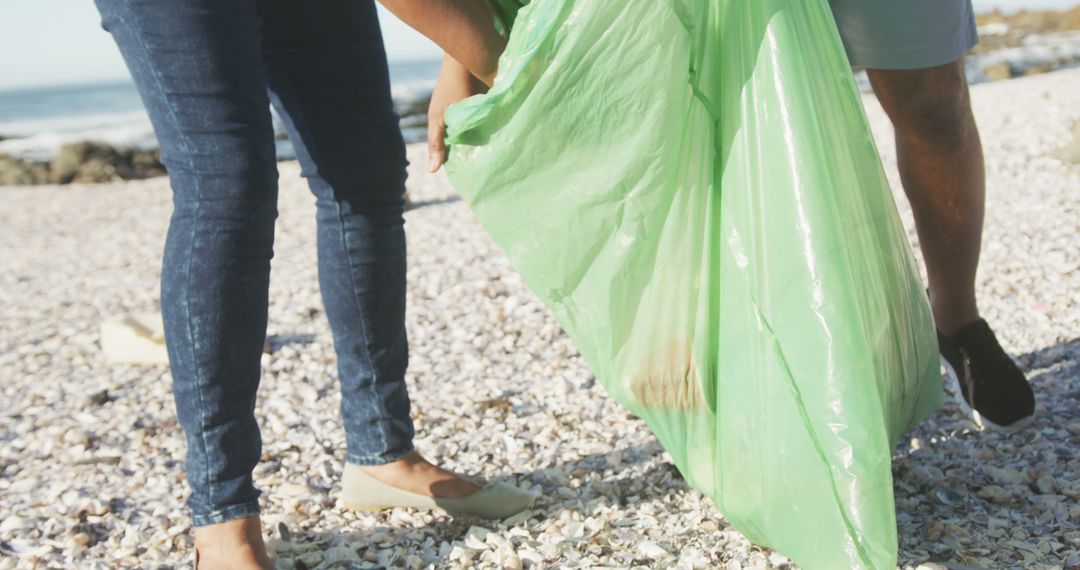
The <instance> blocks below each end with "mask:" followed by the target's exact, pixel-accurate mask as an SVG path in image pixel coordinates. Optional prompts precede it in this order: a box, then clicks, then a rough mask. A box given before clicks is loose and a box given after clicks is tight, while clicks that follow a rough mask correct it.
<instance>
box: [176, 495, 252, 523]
mask: <svg viewBox="0 0 1080 570" xmlns="http://www.w3.org/2000/svg"><path fill="white" fill-rule="evenodd" d="M257 514H259V502H258V501H249V502H246V503H241V504H239V505H233V506H231V507H225V508H224V509H218V510H215V511H212V512H211V513H210V514H208V515H194V516H192V521H191V524H192V526H197V527H198V526H207V525H212V524H219V523H223V522H229V521H231V520H236V519H242V518H245V517H250V516H254V515H257Z"/></svg>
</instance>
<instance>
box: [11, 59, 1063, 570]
mask: <svg viewBox="0 0 1080 570" xmlns="http://www.w3.org/2000/svg"><path fill="white" fill-rule="evenodd" d="M1077 93H1080V70H1070V71H1061V72H1055V73H1050V74H1046V75H1041V76H1037V77H1030V78H1024V79H1017V80H1012V81H1006V82H997V83H990V84H985V85H979V86H977V87H975V88H974V91H973V97H974V102H975V109H976V114H977V117H978V120H979V123H980V125H981V127H982V134H983V138H984V143H985V147H986V151H987V157H988V160H987V163H988V168H989V174H988V180H989V190H988V213H987V219H986V222H987V225H986V238H985V245H984V260H983V264H982V268H981V272H980V279H979V292H980V294H981V300H982V307H981V308H982V311H983V313H984V315H985V316H986V317H987V318H988V320H989V321H990V322H991V323H992V324H993V325H995V326H996V328H997V330H998V332H999V336H1000V338H1001V339H1002V342H1003V343H1004V344H1005V346H1006V348H1007V349H1009V350H1010V351H1011V352H1012V353H1013V354H1015V355H1016V356H1017V358H1018V360H1019V362H1020V363H1021V364H1022V365H1023V368H1024V369H1025V370H1027V372H1028V373H1029V374H1030V375H1031V380H1032V382H1033V384H1034V387H1035V390H1036V393H1037V394H1038V398H1039V404H1038V414H1039V416H1038V420H1037V421H1036V422H1035V424H1034V425H1033V426H1032V427H1031V428H1029V429H1027V430H1025V431H1022V432H1019V433H1016V434H1012V435H1005V434H998V433H991V432H984V431H981V430H979V429H978V428H977V427H976V426H975V425H974V424H973V423H972V422H970V421H969V420H967V419H966V418H965V417H964V416H962V415H961V413H960V411H959V409H958V408H957V406H956V405H955V404H953V403H951V402H950V403H948V404H947V405H946V406H945V407H944V408H943V409H942V410H941V411H940V412H938V413H937V414H936V415H935V416H934V417H933V418H932V419H931V420H929V421H927V422H925V423H924V424H922V425H921V426H919V427H918V428H917V429H916V430H915V431H914V432H913V433H911V434H910V436H909V437H908V438H905V440H904V441H903V443H902V444H901V446H900V447H899V448H898V450H897V452H896V458H895V467H894V474H895V491H896V507H897V518H898V523H899V532H900V561H901V565H902V567H904V568H915V567H922V568H933V567H938V568H940V567H948V568H1011V567H1022V568H1047V569H1048V568H1063V567H1064V568H1070V567H1076V566H1077V565H1080V502H1078V499H1080V475H1078V474H1080V408H1078V406H1077V401H1078V399H1080V338H1078V335H1077V332H1078V330H1080V302H1078V301H1080V298H1078V296H1077V291H1080V269H1078V251H1080V165H1077V164H1068V163H1066V162H1064V161H1062V160H1059V159H1057V158H1052V156H1058V154H1057V153H1058V150H1059V149H1061V148H1063V147H1066V146H1068V145H1070V144H1080V141H1073V140H1072V137H1073V136H1074V135H1073V125H1074V124H1076V123H1077V122H1080V105H1077V100H1076V94H1077ZM867 110H868V114H869V116H870V119H871V121H872V123H873V125H874V128H875V134H876V137H877V140H878V142H879V146H880V149H881V151H882V152H883V154H884V156H885V161H886V166H887V168H888V169H889V171H890V172H891V176H892V178H893V183H894V186H895V188H896V189H897V190H896V194H897V196H898V197H900V196H902V192H901V191H900V190H899V188H900V186H899V182H898V180H897V176H896V174H895V158H894V150H893V148H894V147H893V144H892V140H891V134H890V131H889V128H888V125H887V122H886V120H885V118H884V116H883V114H882V112H881V109H880V108H879V107H878V106H877V104H876V103H875V102H873V101H872V99H869V98H868V99H867ZM523 144H527V142H524V143H523ZM410 157H411V159H412V162H413V166H412V167H410V173H411V175H412V177H411V179H410V182H409V191H410V194H411V198H412V200H413V202H414V207H413V208H412V209H411V210H410V211H409V212H408V213H407V214H406V219H407V229H408V235H409V264H410V266H409V289H408V301H409V315H408V319H409V333H410V340H411V364H410V369H409V375H408V380H409V382H410V388H411V391H412V396H413V414H414V417H415V420H416V426H417V428H418V434H417V440H416V443H417V446H418V447H419V448H420V449H421V450H422V451H423V452H424V453H425V454H427V455H428V456H429V457H430V458H432V459H434V460H436V461H437V462H439V463H442V464H443V465H446V466H448V467H450V468H452V469H455V470H459V471H463V472H472V473H477V474H479V475H481V476H484V477H487V478H509V479H510V480H512V481H514V482H516V483H517V484H519V485H522V486H525V487H528V488H531V489H533V490H535V491H537V492H539V493H541V497H540V499H539V500H538V502H537V504H536V507H535V509H534V510H532V511H531V512H529V513H526V514H523V515H521V516H518V517H514V518H513V519H511V520H509V521H505V522H502V523H485V522H481V521H468V520H452V519H450V518H448V517H446V516H442V515H438V514H432V513H426V512H418V511H409V510H397V511H391V512H386V513H380V514H356V513H351V512H347V511H345V510H343V509H342V508H341V505H340V504H339V503H338V501H337V500H336V498H335V497H336V492H337V490H338V483H337V482H338V477H339V475H340V473H341V467H342V460H343V453H344V434H343V432H342V430H341V425H340V421H339V418H338V403H339V394H338V389H337V383H336V379H335V376H336V370H335V363H334V352H333V348H332V345H331V338H330V334H329V330H328V327H327V324H326V322H325V316H324V314H323V312H322V304H321V302H320V299H319V293H318V282H317V278H316V266H315V246H314V240H315V231H314V206H313V199H312V197H311V196H310V194H309V193H308V192H307V190H306V188H305V185H304V183H303V181H302V179H301V178H300V177H299V169H298V167H297V166H296V165H295V164H293V163H282V165H281V171H282V177H281V181H282V191H281V206H280V210H281V218H280V220H279V226H278V240H277V246H276V256H275V259H274V270H273V271H274V273H273V279H272V286H271V287H272V291H271V298H272V306H271V308H270V330H269V334H270V335H271V337H270V348H271V352H270V353H269V354H267V355H264V361H263V362H264V367H263V369H264V376H263V384H262V387H261V388H260V393H259V396H260V400H259V405H258V414H259V418H260V421H261V425H262V430H263V439H264V441H265V444H264V452H263V461H262V463H261V464H260V466H259V467H258V469H257V471H256V481H257V483H258V485H259V486H260V487H261V488H262V490H263V492H264V494H263V498H264V521H265V526H266V532H267V535H268V536H271V537H272V540H271V541H270V547H271V549H272V551H273V553H274V556H275V557H276V561H277V565H278V568H282V569H285V568H309V569H315V568H428V567H438V568H443V567H446V568H510V569H513V568H549V567H559V568H604V567H607V568H629V567H640V568H726V569H735V570H739V569H747V568H753V569H765V568H792V567H793V566H792V565H791V563H790V562H789V561H788V560H787V559H786V558H785V557H784V556H782V555H780V554H778V553H775V552H771V551H768V550H764V549H761V548H758V547H755V546H752V545H751V544H749V543H748V542H747V540H746V539H745V538H744V537H743V536H742V535H741V534H740V533H739V532H738V531H736V530H735V529H733V528H731V527H730V526H729V525H728V524H727V523H726V522H725V520H724V519H723V517H722V516H721V515H720V513H718V512H717V511H716V509H715V508H714V507H713V505H712V504H711V502H710V501H709V500H708V499H706V498H705V497H703V496H702V495H700V494H699V493H697V492H696V491H693V490H692V489H690V488H688V487H687V485H686V484H685V483H684V482H683V480H682V479H681V478H680V477H679V474H678V472H677V471H676V470H675V469H674V468H673V467H672V466H671V464H670V463H669V458H668V457H667V455H666V454H665V453H664V452H663V450H662V449H661V448H660V446H659V445H658V444H657V442H656V440H655V439H654V438H653V436H652V435H651V434H650V433H649V430H648V429H647V428H646V427H645V426H644V425H643V424H642V423H641V422H640V421H639V420H637V419H635V418H633V417H632V416H630V415H629V414H628V413H627V412H626V411H624V410H623V409H621V408H620V407H619V406H618V405H616V404H615V403H614V402H613V401H612V400H611V399H610V398H608V397H607V396H606V395H605V394H604V392H603V389H602V388H601V387H600V386H599V385H598V384H597V383H596V381H595V380H594V379H593V378H592V376H591V375H590V373H589V370H588V368H587V367H586V366H585V364H584V363H583V362H582V360H581V358H580V356H579V355H578V353H577V351H576V349H575V348H574V346H573V344H572V343H571V342H570V341H569V339H568V338H567V337H566V336H565V334H563V332H562V331H561V330H560V328H559V326H558V325H557V324H556V323H555V322H554V321H553V319H552V317H551V315H550V314H549V313H548V312H547V311H546V310H545V309H544V308H543V306H542V305H541V304H540V303H539V302H538V301H537V299H536V298H535V297H534V296H533V295H532V294H531V293H530V292H529V291H528V290H527V289H526V288H525V286H524V285H523V283H522V281H521V279H520V278H519V277H518V275H517V274H516V273H515V272H514V271H513V270H512V268H511V267H510V265H509V264H508V262H507V260H506V258H505V257H504V256H503V254H502V253H501V252H500V251H499V250H498V249H497V248H496V247H495V245H494V244H493V243H492V241H491V239H490V238H489V237H488V236H487V235H486V234H485V233H484V232H483V230H482V229H481V228H480V226H479V225H478V224H477V222H476V221H475V219H474V217H473V216H472V214H471V213H470V212H469V210H468V208H467V206H466V205H465V204H464V203H462V202H461V201H460V200H458V199H457V198H456V196H455V194H454V192H453V191H452V189H451V188H450V187H449V186H448V185H447V183H446V182H445V179H444V178H443V177H442V176H441V175H440V176H429V175H427V174H425V173H424V169H423V166H424V165H425V164H426V160H425V159H426V156H425V151H424V148H423V147H422V146H413V147H410ZM0 197H2V198H0V228H2V230H0V268H2V270H0V306H2V309H0V310H2V311H3V319H2V320H0V394H2V398H3V399H2V402H3V405H2V408H0V569H5V568H24V567H25V568H32V567H56V568H119V567H140V568H165V567H184V566H187V565H189V564H190V562H191V534H190V526H189V521H188V517H187V513H186V512H185V509H184V505H183V500H184V497H185V495H186V493H187V489H186V486H185V484H184V481H183V464H182V461H183V456H182V453H183V450H184V443H183V438H182V434H181V432H180V430H179V428H178V426H177V423H176V419H175V416H174V409H173V403H172V399H171V395H170V389H169V375H168V370H167V368H164V367H154V366H137V365H124V364H117V365H109V364H107V363H106V361H105V358H104V356H103V354H102V351H101V346H100V339H99V327H100V326H101V323H102V321H103V320H105V319H107V318H109V317H111V316H113V315H118V314H127V313H142V312H154V311H157V310H158V307H157V298H158V277H159V274H160V272H159V262H160V254H161V250H162V243H163V240H164V235H165V227H166V223H167V220H168V216H169V212H170V208H171V205H170V199H169V193H168V184H167V181H166V180H164V179H160V178H159V179H151V180H143V181H137V182H128V183H121V184H108V185H100V186H80V185H73V186H67V187H40V186H39V187H33V188H30V187H25V188H4V189H0ZM899 207H900V211H901V212H902V215H903V216H904V219H905V223H906V224H907V227H908V228H909V236H910V237H911V240H912V243H913V244H914V243H915V242H916V238H915V234H914V231H913V230H912V229H911V228H912V224H911V216H910V210H909V209H908V207H907V204H906V202H904V201H903V200H902V199H900V200H899ZM762 452H763V453H768V450H762ZM932 563H936V564H938V565H939V566H934V565H932Z"/></svg>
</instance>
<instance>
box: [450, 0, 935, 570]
mask: <svg viewBox="0 0 1080 570" xmlns="http://www.w3.org/2000/svg"><path fill="white" fill-rule="evenodd" d="M520 4H527V2H515V0H495V5H496V6H497V9H498V10H497V11H498V12H499V14H500V20H502V21H503V23H504V24H505V25H506V26H508V27H509V26H511V25H512V29H511V30H512V31H511V33H510V38H509V45H508V47H507V50H506V53H505V55H504V56H503V57H502V59H501V60H500V70H499V74H498V77H497V79H496V82H495V85H494V87H493V88H492V90H491V91H490V93H488V94H487V95H483V96H478V97H473V98H470V99H467V100H465V101H463V102H461V103H459V104H458V105H455V106H453V107H451V108H450V110H449V112H448V114H447V126H448V142H449V144H451V145H452V152H451V159H450V162H449V165H448V168H449V172H450V177H451V180H452V182H453V183H454V185H455V186H456V188H457V189H458V191H459V192H460V193H461V195H462V196H463V197H464V199H465V200H466V201H467V202H468V203H469V204H470V205H471V206H472V208H473V209H474V210H475V212H476V215H477V216H478V217H479V219H480V221H481V222H482V223H483V225H484V226H485V227H486V228H487V230H488V231H489V232H490V233H491V235H492V236H493V237H494V238H495V240H496V241H497V242H498V243H499V244H500V245H501V247H502V248H503V249H504V250H505V251H506V253H507V255H508V256H509V257H510V259H511V261H512V262H513V264H514V266H515V267H516V268H517V269H518V270H519V271H520V272H521V274H522V276H523V277H524V279H525V280H526V282H527V283H528V284H529V286H530V287H531V288H532V290H533V291H535V293H536V294H537V295H538V296H539V297H540V298H541V299H542V300H543V301H544V302H545V303H546V304H547V306H548V307H550V309H551V310H552V312H553V313H554V314H555V316H556V318H557V319H558V320H559V322H560V323H561V324H562V326H563V328H564V329H565V330H566V332H567V333H568V334H569V335H570V336H571V337H572V338H573V340H574V341H575V342H576V343H577V346H578V347H579V349H580V351H581V354H582V356H583V357H584V358H585V360H586V361H587V362H588V363H589V365H590V366H591V367H592V368H593V370H594V371H595V373H596V376H597V378H598V379H599V380H600V382H601V383H602V384H603V385H604V386H605V388H606V389H607V390H608V391H609V392H610V394H611V395H612V396H613V397H614V398H616V399H617V400H618V401H619V402H620V403H621V404H623V405H624V406H626V407H627V408H629V409H630V410H631V411H633V412H634V413H635V414H637V415H638V416H640V417H641V418H643V419H644V420H645V421H646V422H647V423H648V425H649V426H650V427H651V428H652V430H653V431H654V432H655V433H656V435H657V437H658V438H659V439H660V441H661V442H662V443H663V445H664V446H665V448H666V449H667V450H668V451H669V452H670V454H671V456H672V458H673V459H674V461H675V463H676V465H677V466H678V468H679V470H680V471H681V472H682V473H683V475H684V476H685V477H686V479H687V481H688V482H689V483H690V484H691V485H693V486H694V487H695V488H697V489H699V490H701V491H702V492H703V493H705V494H707V495H708V496H710V497H711V498H712V499H714V500H715V502H716V504H717V506H718V507H719V510H720V511H721V512H722V513H723V514H724V516H725V517H726V518H727V519H728V521H730V522H731V523H732V524H733V525H734V526H735V527H736V528H738V529H739V530H740V531H742V532H743V533H744V534H746V536H747V537H749V538H750V539H751V540H752V541H754V542H755V543H757V544H760V545H763V546H767V547H771V548H774V549H776V550H779V551H781V552H783V553H785V554H787V555H788V556H789V557H790V558H792V559H793V560H794V561H795V562H797V563H798V564H800V565H801V566H803V567H805V568H824V569H830V570H832V569H838V568H891V567H895V564H896V556H897V555H896V549H897V539H896V522H895V510H894V504H893V495H892V476H891V456H892V450H893V449H894V447H895V446H896V444H897V441H898V439H899V437H900V435H901V434H902V432H904V431H906V430H907V429H909V428H911V427H912V426H914V425H915V424H916V423H917V422H919V421H921V420H922V419H923V418H925V417H926V416H927V415H928V414H930V413H931V412H932V411H933V410H934V409H936V407H937V406H938V405H939V403H940V399H941V377H940V374H939V372H940V371H939V364H938V362H939V361H938V355H937V344H936V337H935V335H934V332H933V325H932V321H931V316H930V312H929V307H928V304H927V300H926V297H925V295H924V293H923V290H922V286H921V284H920V278H919V274H918V272H917V270H916V267H915V264H914V261H913V257H912V255H911V251H910V250H909V247H908V243H907V239H906V236H905V234H904V232H903V228H902V225H901V223H900V220H899V217H898V214H897V212H896V207H895V204H894V202H893V199H892V196H891V193H890V190H889V186H888V182H887V180H886V178H885V176H884V174H883V171H882V168H881V165H880V162H879V159H878V156H877V151H876V149H875V147H874V143H873V140H872V138H871V135H870V132H869V130H868V127H867V124H866V119H865V116H864V114H863V110H862V107H861V103H860V100H859V96H858V93H857V91H856V88H855V84H854V80H853V79H852V77H851V71H850V68H849V67H848V63H847V60H846V57H845V55H844V52H843V50H842V47H841V44H840V40H839V37H838V34H837V31H836V28H835V24H834V22H833V20H832V15H831V12H830V11H829V9H828V6H827V4H826V3H825V1H824V0H621V1H614V0H534V1H533V2H532V3H531V4H528V5H526V6H524V7H521V9H520V11H517V9H518V8H519V7H520ZM515 15H516V18H517V19H516V21H513V18H514V16H515Z"/></svg>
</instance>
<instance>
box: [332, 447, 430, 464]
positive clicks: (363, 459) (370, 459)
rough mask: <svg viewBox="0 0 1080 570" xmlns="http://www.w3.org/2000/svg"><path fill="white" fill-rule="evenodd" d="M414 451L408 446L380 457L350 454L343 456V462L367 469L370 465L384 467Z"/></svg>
mask: <svg viewBox="0 0 1080 570" xmlns="http://www.w3.org/2000/svg"><path fill="white" fill-rule="evenodd" d="M415 450H416V448H414V447H413V446H412V445H409V446H408V447H406V448H403V449H402V450H400V451H395V452H393V453H383V454H381V455H353V454H351V453H350V454H348V455H346V456H345V462H346V463H352V464H353V465H359V466H361V467H369V466H372V465H385V464H387V463H393V462H394V461H397V460H399V459H401V458H402V457H405V456H406V455H408V454H410V453H412V452H413V451H415Z"/></svg>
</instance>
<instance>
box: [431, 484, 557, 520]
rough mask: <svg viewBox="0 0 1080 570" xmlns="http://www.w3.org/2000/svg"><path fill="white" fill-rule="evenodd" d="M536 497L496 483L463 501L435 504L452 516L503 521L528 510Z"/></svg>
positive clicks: (450, 500)
mask: <svg viewBox="0 0 1080 570" xmlns="http://www.w3.org/2000/svg"><path fill="white" fill-rule="evenodd" d="M535 500H536V495H534V494H532V493H530V492H528V491H525V490H524V489H519V488H517V487H514V486H513V485H510V484H507V483H502V482H497V483H491V484H489V485H488V486H486V487H484V488H483V489H481V490H479V491H477V492H476V493H473V494H472V495H469V496H468V497H465V498H463V499H436V500H435V502H436V503H437V504H438V505H439V506H440V507H442V508H443V509H444V510H446V511H447V512H449V513H450V514H453V515H464V516H475V517H480V518H484V519H491V520H495V519H505V518H507V517H511V516H513V515H516V514H518V513H520V512H521V511H524V510H525V509H528V508H529V507H531V506H532V504H533V502H534V501H535Z"/></svg>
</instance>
